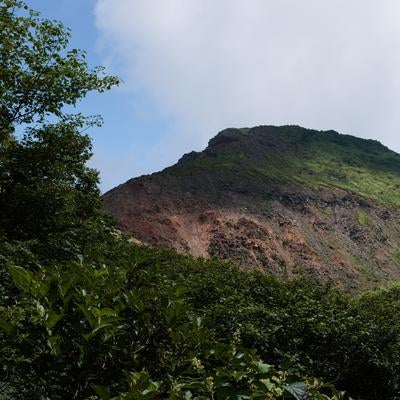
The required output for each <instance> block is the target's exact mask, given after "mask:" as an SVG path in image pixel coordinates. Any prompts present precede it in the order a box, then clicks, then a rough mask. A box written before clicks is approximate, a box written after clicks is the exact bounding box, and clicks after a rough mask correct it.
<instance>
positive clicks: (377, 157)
mask: <svg viewBox="0 0 400 400" xmlns="http://www.w3.org/2000/svg"><path fill="white" fill-rule="evenodd" d="M399 206H400V155H398V154H396V153H394V152H392V151H390V150H389V149H387V148H386V147H384V146H383V145H381V144H380V143H379V142H376V141H372V140H363V139H358V138H355V137H352V136H347V135H340V134H338V133H337V132H334V131H327V132H319V131H314V130H308V129H304V128H300V127H297V126H283V127H273V126H260V127H255V128H251V129H247V128H246V129H226V130H224V131H222V132H220V133H219V134H218V135H217V136H216V137H214V138H213V139H211V140H210V142H209V145H208V147H207V148H206V149H205V150H204V151H202V152H199V153H196V152H192V153H189V154H186V155H184V156H183V157H182V158H181V159H180V160H179V161H178V163H177V164H176V165H174V166H172V167H170V168H167V169H165V170H164V171H162V172H159V173H155V174H152V175H149V176H143V177H140V178H136V179H131V180H129V181H128V182H126V183H124V184H122V185H120V186H118V187H116V188H114V189H113V190H111V191H109V192H108V193H106V194H105V195H104V208H105V209H106V210H108V211H109V212H111V213H112V214H113V215H114V216H115V217H116V218H117V220H118V221H119V223H120V225H121V227H122V228H123V229H124V230H126V231H130V232H132V233H133V234H134V237H135V238H137V239H138V240H140V241H142V242H145V243H149V244H155V245H167V246H172V247H174V248H176V249H177V250H179V251H182V252H189V253H191V254H193V255H195V256H203V257H210V256H217V257H221V258H225V259H230V260H233V261H235V262H239V263H240V264H242V265H243V266H245V267H246V268H254V269H259V270H262V271H268V272H272V273H275V274H278V275H281V276H284V277H289V278H291V277H295V276H298V275H305V276H312V277H315V278H317V279H319V280H321V281H324V282H333V283H335V284H338V285H339V286H342V287H344V288H346V289H348V290H352V289H356V288H358V287H360V286H362V287H366V286H372V285H375V284H377V283H379V282H383V281H388V280H390V279H398V278H400V225H399V217H400V213H399V210H400V208H399Z"/></svg>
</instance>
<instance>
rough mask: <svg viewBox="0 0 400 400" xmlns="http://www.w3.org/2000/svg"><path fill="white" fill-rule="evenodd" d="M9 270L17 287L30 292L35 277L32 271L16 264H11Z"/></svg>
mask: <svg viewBox="0 0 400 400" xmlns="http://www.w3.org/2000/svg"><path fill="white" fill-rule="evenodd" d="M9 271H10V274H11V276H12V278H13V281H14V283H15V284H16V285H17V287H18V288H19V289H21V290H22V291H23V292H26V293H27V292H29V291H30V288H31V284H32V279H33V274H32V272H31V271H28V270H26V269H24V268H22V267H18V266H16V265H12V266H10V267H9Z"/></svg>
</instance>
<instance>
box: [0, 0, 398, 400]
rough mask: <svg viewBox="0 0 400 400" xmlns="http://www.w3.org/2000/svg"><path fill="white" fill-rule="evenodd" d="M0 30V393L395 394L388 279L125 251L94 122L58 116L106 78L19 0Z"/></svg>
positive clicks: (5, 10)
mask: <svg viewBox="0 0 400 400" xmlns="http://www.w3.org/2000/svg"><path fill="white" fill-rule="evenodd" d="M0 29H1V31H2V32H7V35H3V36H1V39H0V46H1V47H0V78H1V79H3V77H5V78H4V79H5V80H7V79H8V80H10V82H9V83H12V82H11V80H12V79H11V77H12V74H14V75H15V76H17V77H21V80H19V78H18V79H17V80H16V81H15V82H14V86H13V84H11V85H10V86H7V85H3V83H4V82H1V84H2V85H3V86H2V91H1V92H0V101H1V106H2V109H1V112H2V114H1V118H2V121H1V122H2V128H1V131H0V133H1V140H0V146H1V147H0V151H1V153H0V399H2V400H6V399H7V400H9V399H13V400H18V399H21V400H25V399H32V400H36V399H37V400H45V399H50V400H57V399H65V400H67V399H68V400H71V399H101V400H110V399H114V400H123V399H171V400H174V399H193V400H194V399H197V400H200V399H216V400H222V399H237V400H239V399H242V400H244V399H270V400H275V399H276V400H277V399H294V400H300V399H315V400H329V399H331V400H339V399H344V398H347V396H348V395H351V396H353V397H354V398H361V399H365V400H369V399H371V400H372V399H374V400H375V399H377V398H379V399H382V400H389V399H393V398H395V397H396V396H398V395H399V386H400V381H399V377H400V370H399V369H400V366H399V362H398V360H399V357H400V323H399V319H398V315H399V311H400V310H399V308H400V302H399V290H400V289H399V287H398V286H397V285H393V286H391V287H389V288H387V289H381V290H376V291H373V292H367V293H365V294H363V295H360V296H359V297H357V298H349V297H348V296H347V295H345V294H343V293H341V292H340V291H338V290H337V289H334V288H330V287H327V286H321V285H319V284H317V283H314V282H306V281H294V282H284V281H279V280H277V279H276V278H273V277H270V276H267V275H261V274H259V273H251V272H244V271H241V270H240V269H239V268H237V267H235V266H233V265H230V264H226V263H223V262H221V261H218V260H209V261H205V260H204V259H193V258H191V257H186V256H182V255H178V254H177V253H175V252H172V251H168V250H165V251H164V250H160V249H155V248H151V247H145V246H142V247H141V246H135V245H133V244H132V243H130V241H129V240H128V239H127V238H126V237H124V236H123V235H122V234H120V233H119V232H118V231H116V229H115V227H114V225H113V224H112V223H111V222H110V220H109V218H108V217H107V216H106V215H104V214H103V213H102V211H101V210H100V203H101V199H100V195H99V190H98V188H97V180H98V177H97V172H96V171H94V170H92V169H90V168H88V167H87V166H86V161H87V160H88V158H89V157H90V154H91V149H90V140H89V138H88V137H87V136H85V135H82V134H81V133H80V130H81V129H82V128H83V127H84V126H85V124H86V123H88V120H87V119H86V118H84V117H82V116H80V115H75V116H71V115H64V114H63V111H62V110H63V109H64V108H63V106H64V105H68V104H74V103H75V101H77V100H79V98H81V97H82V96H83V95H84V94H85V93H86V92H87V91H90V90H99V91H102V90H104V89H107V88H108V87H109V86H110V85H112V84H113V83H116V82H117V80H116V78H107V77H103V76H102V75H101V74H100V75H98V74H99V73H100V70H95V72H89V71H88V70H87V67H86V64H85V61H84V55H83V53H80V52H78V53H76V52H74V51H72V53H67V56H66V58H64V56H63V55H62V54H64V50H66V48H67V44H68V40H67V39H68V33H67V32H66V31H65V30H64V28H63V27H62V25H61V24H59V23H56V22H52V21H48V20H43V19H41V18H40V16H39V15H38V14H37V13H34V12H32V11H29V10H28V9H27V7H26V6H25V5H24V3H23V2H22V1H18V0H7V1H0ZM68 54H70V55H71V56H70V55H68ZM77 54H78V56H77V57H78V58H75V55H77ZM70 57H72V58H70ZM52 60H53V61H54V62H55V64H52V63H53V61H52ZM54 79H55V82H56V83H57V84H56V85H54V87H52V86H51V85H49V82H52V81H53V80H54ZM7 82H8V81H7ZM20 84H21V85H20ZM15 85H16V86H15ZM60 85H61V86H60ZM53 90H54V93H53ZM31 94H32V96H30V95H31ZM53 94H54V97H52V95H53ZM21 110H22V111H21ZM23 110H25V111H23ZM20 112H21V113H22V114H18V113H20ZM18 115H19V117H18V118H17V117H16V116H18ZM46 118H52V119H55V120H56V122H54V121H53V122H52V123H49V122H48V121H45V119H46ZM31 122H34V123H35V125H34V128H33V127H32V126H28V127H26V130H25V134H24V135H23V137H22V138H18V137H17V136H16V135H15V134H14V130H15V128H17V127H18V126H19V125H20V124H29V123H31ZM89 124H90V121H89ZM19 128H21V126H19ZM272 365H275V366H272ZM335 387H338V388H340V389H343V390H346V391H347V393H346V394H345V393H343V392H339V391H338V390H337V389H335Z"/></svg>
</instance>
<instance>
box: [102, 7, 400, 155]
mask: <svg viewBox="0 0 400 400" xmlns="http://www.w3.org/2000/svg"><path fill="white" fill-rule="evenodd" d="M96 21H97V26H98V28H99V29H100V32H101V36H102V44H103V46H104V48H105V49H106V50H107V52H108V53H109V60H111V63H115V65H119V66H121V65H122V66H123V70H122V75H123V76H124V78H125V81H126V85H127V87H128V88H129V89H131V90H133V91H145V92H146V93H147V95H149V96H150V97H151V99H152V101H153V102H154V104H155V105H156V106H157V109H158V111H159V112H160V113H161V115H163V116H166V117H168V118H173V119H174V120H175V121H176V124H177V127H178V128H179V129H178V133H177V136H175V138H172V139H171V138H168V139H167V141H169V142H170V143H177V142H178V141H181V140H182V137H185V142H184V145H183V144H182V146H183V147H185V146H186V149H187V148H190V147H192V148H198V147H199V146H202V145H204V144H205V143H206V140H208V139H209V138H210V137H211V136H213V135H214V134H215V133H216V132H217V131H218V130H220V129H223V128H225V127H230V126H238V127H239V126H254V125H258V124H276V125H281V124H287V123H293V124H299V125H303V126H306V127H310V128H316V129H335V130H338V131H340V132H343V133H350V134H355V135H358V136H363V137H370V138H377V139H379V140H381V141H382V142H384V143H385V144H386V145H388V146H389V147H391V148H393V149H396V150H400V144H399V140H398V133H397V132H398V129H399V127H400V112H399V109H400V2H399V1H398V0H380V1H376V0H302V1H299V0H97V5H96ZM171 141H172V142H171Z"/></svg>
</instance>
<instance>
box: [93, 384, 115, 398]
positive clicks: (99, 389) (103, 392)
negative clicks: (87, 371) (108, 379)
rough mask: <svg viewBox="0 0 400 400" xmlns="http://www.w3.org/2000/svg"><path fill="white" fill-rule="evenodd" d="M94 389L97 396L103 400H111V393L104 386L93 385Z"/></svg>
mask: <svg viewBox="0 0 400 400" xmlns="http://www.w3.org/2000/svg"><path fill="white" fill-rule="evenodd" d="M92 387H93V389H94V390H95V392H96V393H97V395H98V396H99V397H100V399H101V400H110V399H111V395H110V393H109V391H108V390H107V389H106V388H105V387H104V386H99V385H92Z"/></svg>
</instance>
